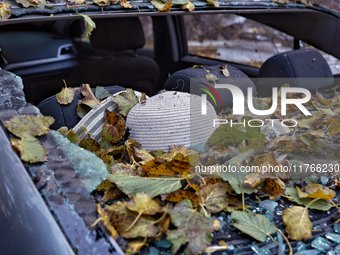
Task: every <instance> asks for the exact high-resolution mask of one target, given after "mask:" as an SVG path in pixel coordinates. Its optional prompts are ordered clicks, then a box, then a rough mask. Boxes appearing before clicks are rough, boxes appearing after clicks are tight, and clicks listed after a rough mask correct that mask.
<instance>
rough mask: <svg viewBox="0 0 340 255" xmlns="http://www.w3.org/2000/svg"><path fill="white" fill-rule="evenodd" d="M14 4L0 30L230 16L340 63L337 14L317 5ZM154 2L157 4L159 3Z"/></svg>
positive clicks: (57, 0) (60, 0) (141, 0)
mask: <svg viewBox="0 0 340 255" xmlns="http://www.w3.org/2000/svg"><path fill="white" fill-rule="evenodd" d="M16 1H18V2H23V1H26V3H28V2H27V0H6V2H7V3H9V4H10V5H11V7H10V8H11V9H10V10H11V16H10V17H9V18H8V19H6V20H1V21H0V26H1V25H6V24H15V23H17V24H20V23H27V22H41V21H53V20H60V19H81V18H82V17H81V16H80V15H79V14H86V15H88V16H90V17H91V18H110V17H131V16H165V15H190V14H218V13H233V14H238V15H242V16H244V17H246V18H249V19H252V20H255V21H258V22H260V23H263V24H265V25H268V26H270V27H273V28H274V29H277V30H280V31H282V32H284V33H286V34H288V35H291V36H293V37H294V38H296V39H298V40H301V41H304V42H306V43H308V44H309V45H312V46H314V47H316V48H318V49H320V50H322V51H324V52H326V53H328V54H331V55H333V56H334V57H336V58H338V59H340V47H338V45H339V44H340V29H339V28H340V14H339V13H337V12H335V11H332V10H329V9H327V8H324V7H321V6H319V5H312V4H306V5H305V4H301V3H295V2H292V1H289V0H271V1H270V0H260V1H257V0H241V1H231V2H221V1H220V2H217V1H215V0H206V1H197V0H192V3H193V4H194V5H195V9H194V10H193V11H192V12H189V11H187V10H183V9H181V8H180V7H181V6H180V5H176V4H174V5H173V6H172V7H171V10H170V11H168V12H159V11H158V9H157V8H156V7H155V6H154V5H153V4H152V3H151V1H149V0H134V1H129V2H128V3H129V4H130V5H131V8H124V7H123V6H121V5H120V2H121V1H125V0H116V2H118V4H111V5H109V6H98V5H97V4H94V3H93V2H86V4H82V5H74V4H71V3H70V2H69V0H50V1H49V2H48V3H47V4H46V5H44V6H41V7H38V6H37V7H28V8H24V7H23V6H22V5H21V4H18V3H17V2H16ZM31 1H33V0H31ZM35 1H39V0H35ZM41 1H45V0H41ZM73 1H74V0H73ZM155 1H160V2H161V0H155ZM172 1H175V0H172ZM181 1H182V2H183V1H184V2H185V0H176V2H181ZM208 1H209V2H208ZM213 1H214V2H215V5H217V4H216V3H218V7H216V6H214V5H213V4H212V3H213ZM272 1H275V2H272ZM285 1H287V3H285V4H280V3H278V2H285ZM288 1H289V2H288ZM2 3H4V2H2Z"/></svg>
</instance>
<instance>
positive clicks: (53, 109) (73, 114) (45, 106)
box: [38, 86, 125, 129]
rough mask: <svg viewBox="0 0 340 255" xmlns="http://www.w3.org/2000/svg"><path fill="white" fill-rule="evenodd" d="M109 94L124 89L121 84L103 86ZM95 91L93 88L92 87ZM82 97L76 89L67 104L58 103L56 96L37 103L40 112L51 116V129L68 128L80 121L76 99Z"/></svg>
mask: <svg viewBox="0 0 340 255" xmlns="http://www.w3.org/2000/svg"><path fill="white" fill-rule="evenodd" d="M105 89H106V90H107V91H108V92H109V93H110V94H115V93H117V92H119V91H123V90H125V88H123V87H121V86H109V87H106V88H105ZM92 91H93V92H95V90H94V89H92ZM82 98H83V97H82V95H81V93H80V91H79V90H77V91H76V93H75V96H74V99H73V101H72V102H71V103H70V104H68V105H62V104H59V103H58V101H57V98H56V96H51V97H49V98H47V99H45V100H44V101H42V102H40V103H39V104H38V108H39V110H40V112H41V114H43V115H45V116H51V117H53V118H54V119H55V122H54V123H53V124H52V125H51V129H58V128H60V127H62V126H66V127H68V128H69V129H71V128H73V127H74V126H75V125H77V123H78V122H79V121H80V118H79V117H78V116H77V106H78V101H79V100H81V99H82Z"/></svg>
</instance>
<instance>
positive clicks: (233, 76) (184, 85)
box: [163, 65, 256, 111]
mask: <svg viewBox="0 0 340 255" xmlns="http://www.w3.org/2000/svg"><path fill="white" fill-rule="evenodd" d="M227 69H228V71H229V76H228V77H226V76H224V75H223V74H222V72H221V65H216V66H204V67H203V68H188V69H184V70H180V71H178V72H176V73H174V74H172V75H171V76H170V77H169V79H168V80H167V81H166V82H165V84H164V86H163V88H164V89H166V90H176V91H183V92H190V93H196V92H195V91H190V79H191V78H201V79H199V80H202V78H203V81H204V82H203V83H200V84H199V86H201V87H202V88H204V89H206V90H208V91H210V93H212V94H215V92H214V91H212V90H211V88H209V87H212V88H213V89H214V90H215V91H216V92H217V94H218V95H219V97H220V98H221V102H222V104H220V103H218V105H217V107H216V109H217V110H218V111H219V110H222V109H224V108H226V107H227V106H232V104H233V97H232V94H231V92H230V91H229V90H228V89H220V88H215V85H216V84H231V85H235V86H237V87H238V88H240V89H241V90H242V92H243V94H244V95H247V93H248V91H247V89H248V87H251V88H253V96H255V95H256V87H255V85H254V83H253V82H252V81H251V80H250V79H249V78H248V76H247V75H245V74H244V73H243V72H242V71H240V70H239V69H237V68H235V67H233V66H231V65H227ZM209 73H210V74H214V75H215V76H216V77H217V78H219V80H218V81H216V84H215V83H214V82H211V81H210V82H209V81H208V80H207V79H206V76H207V74H209ZM204 84H206V85H207V86H205V85H204ZM199 91H200V90H198V91H197V92H199ZM199 93H200V92H199ZM208 100H209V101H210V102H211V103H214V102H212V101H211V100H210V97H209V98H208Z"/></svg>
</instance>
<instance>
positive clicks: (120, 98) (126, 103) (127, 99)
mask: <svg viewBox="0 0 340 255" xmlns="http://www.w3.org/2000/svg"><path fill="white" fill-rule="evenodd" d="M112 101H113V102H116V103H117V104H118V111H119V113H120V114H122V115H124V116H127V115H128V113H129V111H130V110H131V109H132V107H133V106H134V105H136V104H138V103H139V101H138V97H137V96H136V95H135V92H134V91H133V90H132V89H127V90H126V92H125V91H124V92H122V93H120V94H119V95H116V96H114V97H112Z"/></svg>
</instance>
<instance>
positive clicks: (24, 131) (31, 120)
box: [4, 115, 54, 137]
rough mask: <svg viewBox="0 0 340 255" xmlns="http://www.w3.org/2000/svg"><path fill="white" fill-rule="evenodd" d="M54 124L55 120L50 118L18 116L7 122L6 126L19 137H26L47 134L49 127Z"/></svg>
mask: <svg viewBox="0 0 340 255" xmlns="http://www.w3.org/2000/svg"><path fill="white" fill-rule="evenodd" d="M53 123H54V119H53V118H52V117H48V116H42V115H38V116H33V115H16V116H14V117H13V118H11V119H10V120H7V121H5V123H4V125H5V127H6V128H8V130H9V131H11V132H12V133H13V134H15V135H16V136H18V137H24V136H25V135H31V136H41V135H44V134H47V132H48V131H49V130H50V129H49V126H50V125H52V124H53Z"/></svg>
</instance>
